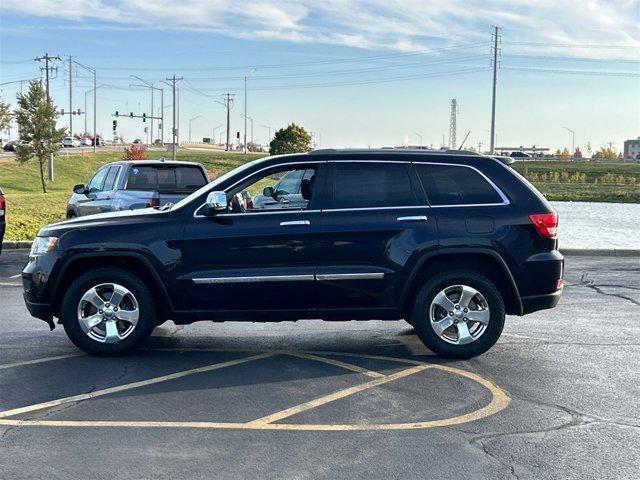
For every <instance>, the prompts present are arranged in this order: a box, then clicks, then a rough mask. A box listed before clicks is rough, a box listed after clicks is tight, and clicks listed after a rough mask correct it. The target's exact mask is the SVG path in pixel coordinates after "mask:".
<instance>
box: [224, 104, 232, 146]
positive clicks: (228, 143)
mask: <svg viewBox="0 0 640 480" xmlns="http://www.w3.org/2000/svg"><path fill="white" fill-rule="evenodd" d="M225 95H226V98H225V99H224V105H225V107H227V146H226V148H225V150H226V151H229V145H230V139H231V137H230V135H231V106H232V105H233V98H231V97H233V95H232V94H231V93H225Z"/></svg>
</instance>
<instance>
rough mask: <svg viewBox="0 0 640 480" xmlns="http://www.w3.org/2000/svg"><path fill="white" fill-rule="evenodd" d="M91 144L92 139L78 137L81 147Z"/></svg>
mask: <svg viewBox="0 0 640 480" xmlns="http://www.w3.org/2000/svg"><path fill="white" fill-rule="evenodd" d="M91 144H92V141H91V139H90V138H89V137H82V138H81V139H80V145H82V146H83V147H88V146H90V145H91Z"/></svg>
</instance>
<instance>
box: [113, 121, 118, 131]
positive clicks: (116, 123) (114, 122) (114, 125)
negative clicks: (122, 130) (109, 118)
mask: <svg viewBox="0 0 640 480" xmlns="http://www.w3.org/2000/svg"><path fill="white" fill-rule="evenodd" d="M116 128H118V121H117V120H114V121H113V131H114V132H115V131H116Z"/></svg>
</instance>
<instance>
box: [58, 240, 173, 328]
mask: <svg viewBox="0 0 640 480" xmlns="http://www.w3.org/2000/svg"><path fill="white" fill-rule="evenodd" d="M96 267H117V268H121V269H123V270H126V271H127V272H129V273H131V274H132V275H134V276H136V277H137V278H138V279H140V280H141V281H142V282H143V283H144V284H145V285H146V286H147V288H149V290H150V291H151V295H152V300H153V302H154V303H155V305H156V307H157V310H156V311H157V314H158V319H159V320H160V322H159V323H161V322H162V321H164V320H167V319H168V318H169V316H170V314H171V312H173V304H172V303H171V298H170V297H169V295H168V292H167V289H166V288H165V286H164V284H163V283H162V280H161V279H160V277H159V276H158V274H157V272H156V270H155V269H154V268H153V266H152V265H151V263H150V262H149V260H148V259H146V258H145V257H144V256H142V255H140V254H137V253H134V252H101V253H100V254H99V255H96V254H93V253H87V254H77V255H74V256H73V257H72V258H70V259H69V260H68V261H67V262H66V263H65V265H64V267H63V268H62V270H61V271H60V274H59V275H58V278H57V280H56V283H55V285H56V287H55V290H54V291H53V292H52V304H53V314H54V315H55V316H56V317H58V318H60V306H61V304H62V298H63V296H64V292H66V290H67V288H68V287H69V285H71V283H72V282H73V281H74V280H75V279H76V278H77V277H78V276H79V275H80V274H82V273H84V272H86V271H88V270H89V269H91V268H96Z"/></svg>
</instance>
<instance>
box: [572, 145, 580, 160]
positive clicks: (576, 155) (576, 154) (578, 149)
mask: <svg viewBox="0 0 640 480" xmlns="http://www.w3.org/2000/svg"><path fill="white" fill-rule="evenodd" d="M573 158H582V150H580V147H576V151H575V152H573Z"/></svg>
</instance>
